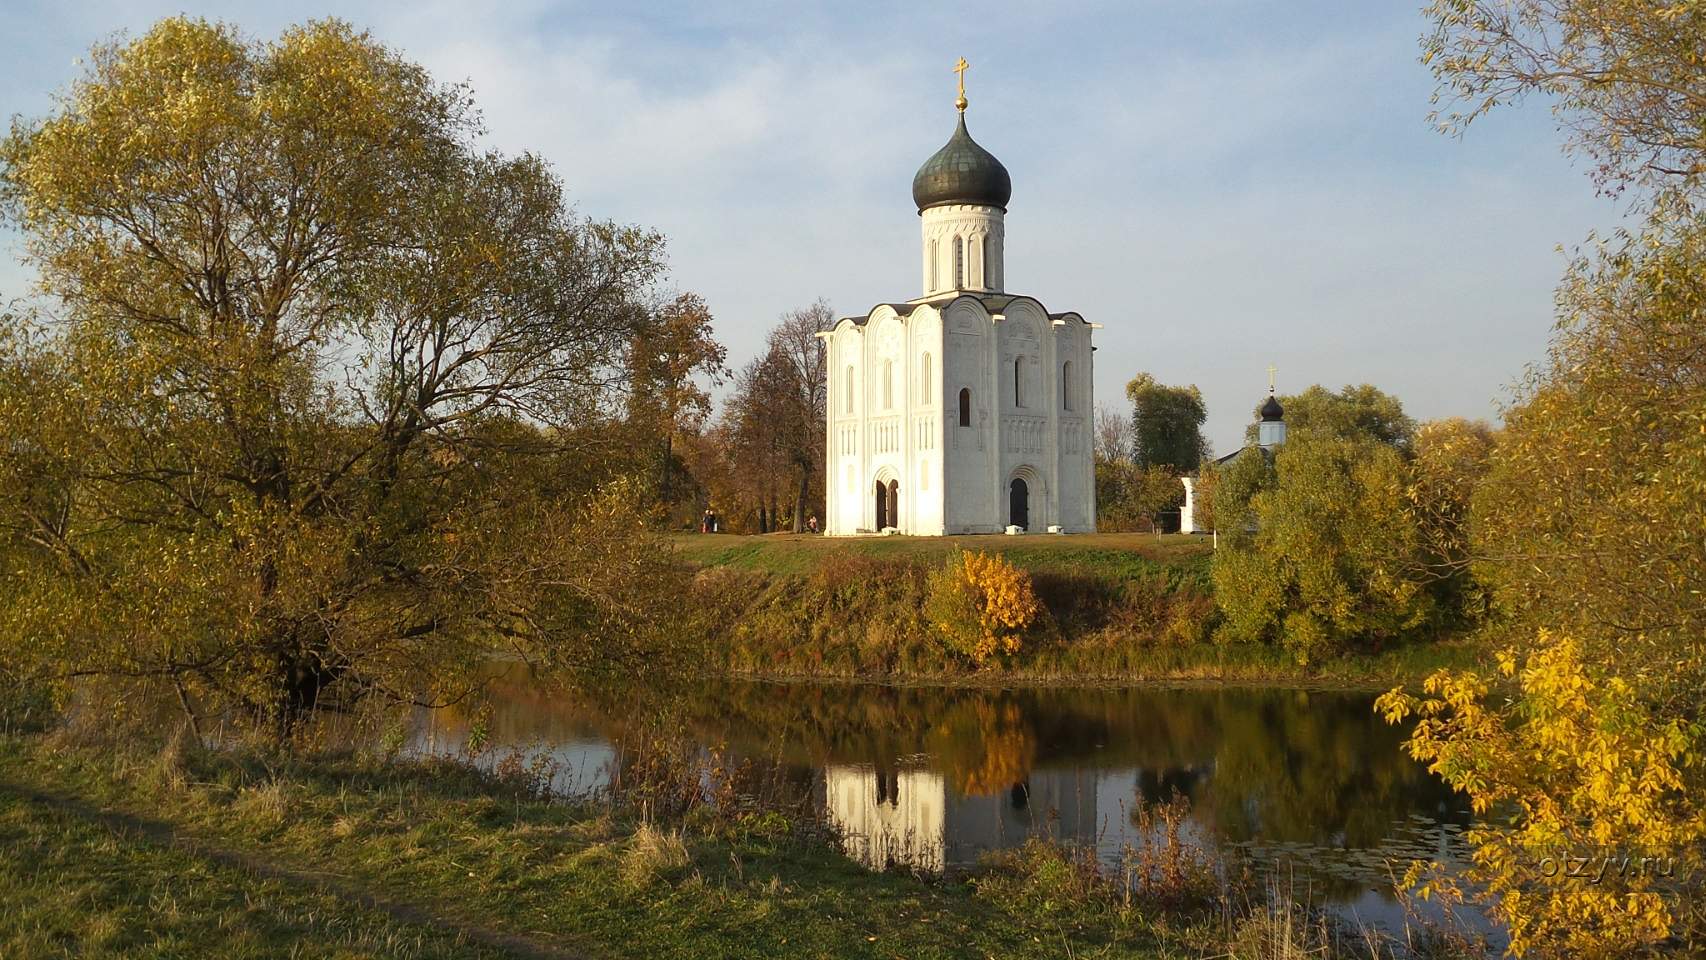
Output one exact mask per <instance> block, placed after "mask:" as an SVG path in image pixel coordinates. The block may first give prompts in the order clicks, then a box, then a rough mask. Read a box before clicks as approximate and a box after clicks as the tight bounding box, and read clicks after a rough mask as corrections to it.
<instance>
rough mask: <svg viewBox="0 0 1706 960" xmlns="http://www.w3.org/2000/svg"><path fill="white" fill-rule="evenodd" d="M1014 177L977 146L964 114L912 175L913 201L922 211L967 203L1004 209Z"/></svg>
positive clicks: (962, 112)
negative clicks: (949, 134)
mask: <svg viewBox="0 0 1706 960" xmlns="http://www.w3.org/2000/svg"><path fill="white" fill-rule="evenodd" d="M1012 196H1013V179H1012V177H1010V176H1008V175H1007V168H1006V167H1004V166H1002V165H1001V161H999V160H997V159H995V155H994V154H992V153H990V152H989V151H988V150H985V149H983V148H982V147H980V146H978V144H977V141H976V140H973V139H972V138H971V134H969V133H967V132H966V115H965V112H964V111H963V109H962V111H961V113H960V122H959V125H958V126H957V127H955V129H954V135H953V136H951V137H949V138H948V142H947V143H945V144H943V145H942V149H940V150H938V151H936V152H935V153H934V154H933V155H931V157H930V159H928V160H926V161H924V166H922V167H919V168H918V173H916V174H914V175H913V177H912V202H913V203H915V204H917V205H918V212H919V213H923V212H924V211H925V210H927V209H929V208H930V207H940V206H943V205H945V204H950V203H968V204H977V205H980V206H988V207H1000V208H1001V209H1002V210H1004V211H1005V210H1006V209H1007V201H1008V200H1009V199H1011V198H1012Z"/></svg>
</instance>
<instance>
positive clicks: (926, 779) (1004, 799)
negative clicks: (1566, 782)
mask: <svg viewBox="0 0 1706 960" xmlns="http://www.w3.org/2000/svg"><path fill="white" fill-rule="evenodd" d="M1372 705H1373V695H1371V694H1362V693H1341V692H1320V691H1301V690H1263V689H1243V688H1235V689H1202V688H1188V689H1161V688H1138V689H1108V688H1050V689H1022V690H984V689H963V688H961V689H956V688H937V687H906V688H896V687H886V686H878V685H862V684H837V685H827V684H768V683H757V682H733V681H731V682H727V683H721V684H716V685H712V686H708V687H706V688H704V689H703V690H701V691H700V692H698V693H697V694H695V695H694V696H692V697H690V698H689V700H688V702H686V703H684V704H682V707H683V708H684V712H685V715H686V716H687V717H688V718H689V719H688V721H687V730H688V732H689V733H690V735H691V736H692V737H693V738H694V739H695V740H696V741H697V742H698V743H700V744H701V745H703V746H704V747H705V748H707V749H713V748H722V749H723V750H724V751H725V755H726V756H728V757H731V758H734V759H737V760H739V759H750V760H754V761H759V762H760V765H761V766H763V767H764V768H765V769H768V770H771V771H774V772H775V773H774V774H773V775H772V776H771V778H770V782H769V783H767V785H766V789H768V790H771V791H773V792H775V791H780V792H782V793H784V794H787V795H790V796H791V797H792V798H793V799H795V800H797V802H801V803H808V804H811V805H813V806H815V807H816V808H817V809H818V810H819V811H820V812H821V813H823V814H824V815H826V816H827V817H828V818H829V819H830V820H831V821H833V822H834V823H836V824H837V825H838V826H839V827H840V828H841V832H842V833H843V834H844V836H845V837H846V840H845V843H846V846H847V852H848V853H849V855H851V856H853V857H854V858H856V859H859V860H862V861H864V862H865V863H867V864H869V865H871V866H873V867H878V868H881V867H885V866H888V865H891V864H895V863H900V864H904V865H908V866H912V867H915V868H919V869H923V870H942V869H947V868H953V867H958V866H964V865H969V864H972V863H975V862H976V861H977V859H978V858H979V857H980V856H981V855H982V854H984V853H986V852H988V851H991V850H995V849H999V848H1004V847H1011V846H1014V845H1016V844H1018V843H1021V842H1023V841H1024V839H1025V838H1026V837H1029V836H1032V835H1040V834H1048V835H1052V836H1055V837H1058V838H1062V839H1068V840H1074V841H1079V842H1082V843H1087V844H1093V845H1095V847H1096V849H1097V850H1098V852H1099V853H1100V855H1101V856H1102V857H1103V858H1104V859H1105V860H1106V861H1108V862H1109V863H1114V862H1117V860H1118V858H1119V857H1120V855H1121V851H1122V850H1123V849H1124V848H1125V846H1126V845H1127V844H1132V843H1137V842H1140V841H1141V839H1142V838H1141V837H1140V835H1139V828H1138V826H1137V825H1136V820H1137V817H1136V816H1135V811H1136V809H1137V808H1138V806H1139V804H1153V803H1157V802H1161V801H1165V800H1167V799H1168V798H1169V797H1171V796H1173V795H1174V794H1175V793H1178V794H1182V795H1183V796H1185V797H1188V798H1189V800H1190V805H1191V806H1190V808H1191V813H1190V819H1189V821H1188V823H1187V824H1186V828H1185V833H1186V835H1187V837H1188V839H1190V840H1191V841H1192V842H1195V843H1199V844H1203V845H1213V846H1217V847H1220V848H1238V849H1240V850H1242V851H1244V852H1246V853H1247V854H1248V855H1249V857H1250V859H1251V861H1252V862H1254V863H1255V864H1256V866H1257V868H1258V869H1261V870H1264V871H1274V872H1277V873H1280V874H1281V875H1282V876H1283V877H1284V878H1286V879H1287V880H1288V881H1289V882H1290V883H1291V885H1292V888H1293V889H1294V890H1298V891H1300V893H1306V894H1307V896H1308V897H1309V898H1310V899H1311V900H1312V901H1313V902H1315V903H1318V904H1330V905H1332V906H1333V907H1334V908H1335V909H1337V910H1339V911H1340V912H1341V913H1346V914H1352V915H1355V916H1357V917H1359V918H1361V919H1364V920H1367V921H1371V922H1375V923H1383V924H1390V923H1392V922H1394V921H1395V920H1396V919H1397V918H1398V917H1399V916H1400V912H1399V910H1398V908H1397V905H1396V904H1395V903H1394V902H1393V900H1392V897H1391V894H1390V888H1391V877H1392V876H1394V875H1401V874H1402V872H1403V870H1404V868H1405V866H1406V865H1407V864H1408V863H1409V861H1411V860H1413V859H1416V858H1421V859H1427V860H1439V861H1443V862H1445V863H1447V864H1453V865H1455V864H1460V863H1461V862H1462V861H1463V859H1464V850H1463V841H1462V834H1463V831H1464V829H1465V827H1466V826H1467V825H1468V824H1469V822H1470V815H1469V810H1468V805H1467V803H1466V802H1465V800H1464V799H1463V798H1462V797H1460V796H1459V795H1457V794H1455V793H1453V792H1452V791H1451V790H1450V789H1448V788H1447V787H1445V786H1444V785H1443V784H1442V783H1441V782H1440V781H1439V780H1438V779H1436V778H1435V777H1433V776H1432V775H1430V774H1429V773H1427V772H1426V770H1424V769H1423V768H1422V767H1421V766H1420V765H1419V764H1417V763H1415V762H1414V761H1412V760H1410V759H1409V758H1408V757H1406V756H1405V755H1404V754H1403V752H1402V750H1401V748H1400V745H1401V742H1402V740H1403V737H1404V733H1405V732H1404V730H1403V729H1401V728H1394V727H1390V726H1388V725H1386V724H1385V723H1383V722H1382V721H1381V720H1380V718H1379V717H1377V716H1376V715H1375V713H1374V711H1373V708H1372ZM491 709H492V713H491V716H490V719H489V721H488V722H489V738H490V746H489V747H488V748H487V749H486V751H485V753H484V755H483V756H484V757H485V758H486V760H487V762H491V761H492V758H494V757H498V756H502V755H504V754H507V753H509V752H511V751H512V750H517V749H519V750H521V751H523V752H524V753H526V754H528V755H536V754H540V753H545V754H549V755H550V756H551V757H552V759H553V760H554V761H555V763H556V765H557V772H556V775H555V783H554V786H555V787H556V789H557V790H558V791H560V792H564V793H575V792H593V791H597V790H599V789H601V788H602V787H604V786H605V785H606V784H608V783H609V779H610V777H611V776H612V774H613V772H614V771H618V770H619V769H620V768H621V765H622V763H623V759H622V758H623V757H624V756H625V755H626V753H625V745H628V744H630V741H631V738H632V737H633V736H634V731H635V724H634V723H633V717H632V713H633V712H634V711H633V708H632V707H631V706H629V707H618V708H614V709H612V708H605V709H600V708H598V707H595V706H592V705H590V704H588V703H583V702H576V701H574V700H573V699H570V698H567V697H564V696H562V695H560V694H554V693H550V692H548V691H547V690H546V689H544V688H542V687H539V686H537V685H534V684H532V683H530V682H529V681H528V680H527V679H526V675H525V672H524V671H523V670H522V669H521V668H520V667H519V666H517V667H516V668H514V669H511V670H507V671H506V672H505V673H504V674H503V675H501V676H500V677H499V678H498V679H497V681H496V683H495V685H494V687H493V695H492V703H491ZM470 722H471V721H470V719H469V717H468V716H467V715H466V714H465V713H463V712H459V711H456V710H448V709H447V710H439V711H432V712H428V713H423V714H422V715H421V716H420V717H419V718H418V725H417V729H416V731H415V733H414V736H413V744H414V747H415V749H416V750H418V751H420V752H424V753H455V752H457V751H459V750H460V749H461V747H462V746H463V744H464V743H465V741H466V738H467V736H468V731H469V729H470ZM627 749H631V747H627Z"/></svg>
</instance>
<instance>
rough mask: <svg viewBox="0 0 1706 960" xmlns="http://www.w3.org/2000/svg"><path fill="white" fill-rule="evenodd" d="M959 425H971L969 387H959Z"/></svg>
mask: <svg viewBox="0 0 1706 960" xmlns="http://www.w3.org/2000/svg"><path fill="white" fill-rule="evenodd" d="M960 426H962V427H969V426H971V388H970V387H961V388H960Z"/></svg>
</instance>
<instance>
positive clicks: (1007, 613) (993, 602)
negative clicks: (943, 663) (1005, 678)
mask: <svg viewBox="0 0 1706 960" xmlns="http://www.w3.org/2000/svg"><path fill="white" fill-rule="evenodd" d="M925 615H926V616H927V617H928V618H929V620H930V623H931V624H932V625H934V626H935V627H936V630H937V632H939V633H940V634H941V635H942V637H943V639H944V640H946V641H947V644H948V646H949V648H951V649H953V650H954V651H955V652H957V653H960V654H962V655H964V656H965V657H967V658H969V659H970V660H971V661H972V662H973V663H976V664H979V665H982V664H983V663H984V662H985V661H987V660H988V659H989V658H990V657H992V656H995V655H997V654H1001V655H1012V654H1014V653H1018V652H1019V648H1020V647H1021V646H1022V644H1023V642H1024V638H1025V635H1026V633H1027V632H1028V631H1029V630H1030V629H1031V628H1032V627H1033V626H1035V625H1037V623H1038V620H1039V618H1041V617H1044V616H1046V615H1047V612H1046V611H1045V610H1044V608H1043V603H1042V601H1041V600H1039V599H1037V592H1036V589H1035V587H1034V586H1033V585H1032V583H1031V575H1030V574H1029V573H1026V572H1025V571H1023V570H1020V569H1019V568H1018V567H1015V566H1013V565H1012V564H1011V563H1008V562H1007V560H1006V559H1005V558H1003V557H1002V556H1001V555H1000V554H994V553H983V552H981V551H976V550H973V551H965V550H958V549H956V550H955V551H954V552H953V553H952V554H951V555H950V556H949V557H948V561H947V563H946V564H944V565H943V566H941V567H940V568H938V569H936V570H935V571H932V572H931V574H930V583H929V598H928V600H927V601H926V606H925Z"/></svg>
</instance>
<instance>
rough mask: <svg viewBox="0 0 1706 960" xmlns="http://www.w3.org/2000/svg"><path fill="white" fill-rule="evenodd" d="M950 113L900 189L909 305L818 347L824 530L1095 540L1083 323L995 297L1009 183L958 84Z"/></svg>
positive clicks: (1037, 305)
mask: <svg viewBox="0 0 1706 960" xmlns="http://www.w3.org/2000/svg"><path fill="white" fill-rule="evenodd" d="M963 68H964V61H961V67H960V69H962V70H963ZM962 79H963V74H962ZM956 106H957V107H958V108H959V111H960V116H959V124H958V126H957V128H956V129H955V131H954V134H953V136H952V137H951V138H949V140H948V142H947V144H946V145H944V146H943V147H942V149H940V150H938V151H937V152H936V153H935V155H933V156H932V157H931V158H930V159H929V160H927V161H925V163H924V166H922V167H921V168H919V170H918V174H917V175H916V176H915V177H914V178H913V181H912V196H913V201H914V203H915V204H916V206H917V208H918V214H919V219H920V223H921V227H922V237H921V249H920V273H921V280H922V287H923V295H922V296H920V297H917V298H914V299H910V300H906V301H901V302H893V303H882V304H878V305H877V306H876V307H874V308H872V309H871V311H870V312H869V313H867V314H865V315H864V316H859V317H846V318H843V319H840V320H838V321H837V322H836V323H835V325H834V326H833V327H832V328H831V329H829V330H826V331H823V332H821V333H819V334H818V336H819V337H821V338H823V339H824V341H825V347H826V354H827V362H828V371H829V377H828V381H829V382H828V403H827V410H826V416H827V422H826V430H827V438H826V440H827V442H826V445H825V449H826V459H827V463H826V473H825V475H824V476H825V482H824V495H825V510H826V514H827V522H826V524H825V532H826V533H829V534H832V535H842V536H849V535H854V534H861V533H882V532H888V531H894V532H898V533H906V534H914V535H922V536H939V535H944V534H960V533H1000V532H1022V531H1031V532H1041V531H1049V532H1064V533H1077V532H1090V531H1094V530H1095V529H1096V500H1095V465H1094V461H1093V459H1092V449H1091V429H1092V423H1091V402H1092V401H1091V398H1092V396H1093V393H1092V390H1091V387H1092V382H1093V366H1094V364H1093V360H1092V351H1093V349H1094V348H1093V347H1092V346H1091V342H1090V337H1091V332H1092V331H1093V330H1095V329H1097V326H1098V325H1096V324H1092V323H1088V322H1086V321H1085V320H1084V318H1083V317H1081V316H1079V315H1078V314H1076V313H1071V312H1067V313H1051V312H1049V310H1048V308H1046V307H1044V306H1043V304H1042V303H1041V302H1040V301H1038V300H1036V299H1035V298H1033V297H1027V296H1021V295H1017V294H1012V293H1008V292H1007V291H1006V269H1005V251H1006V215H1007V202H1008V200H1009V199H1010V197H1011V194H1012V182H1011V179H1010V178H1009V175H1008V173H1007V170H1006V168H1005V167H1003V166H1002V165H1001V162H1000V161H999V160H996V159H995V157H994V156H992V155H991V154H990V153H989V152H988V151H987V150H985V149H983V148H982V147H981V146H979V145H978V144H977V143H976V142H975V141H973V140H972V139H971V135H970V134H969V133H967V132H966V124H965V106H966V101H965V89H964V86H963V83H962V86H961V89H960V98H959V100H958V101H957V102H956Z"/></svg>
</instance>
